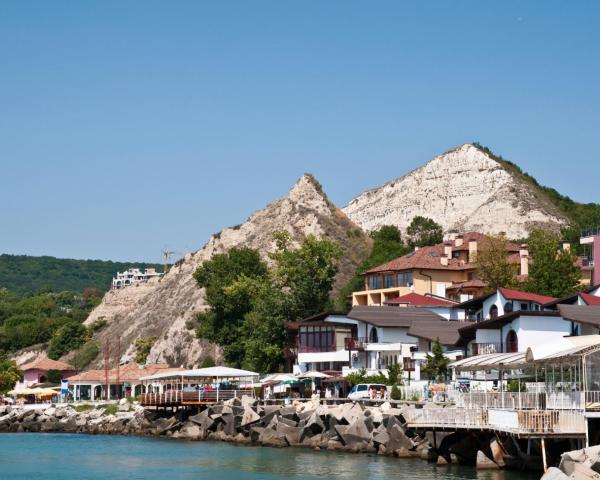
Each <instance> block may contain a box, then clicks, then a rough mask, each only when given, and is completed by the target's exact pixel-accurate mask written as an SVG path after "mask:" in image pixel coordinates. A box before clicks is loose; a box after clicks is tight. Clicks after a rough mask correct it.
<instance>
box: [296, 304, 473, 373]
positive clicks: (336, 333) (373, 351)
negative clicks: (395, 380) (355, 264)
mask: <svg viewBox="0 0 600 480" xmlns="http://www.w3.org/2000/svg"><path fill="white" fill-rule="evenodd" d="M446 308H447V307H446ZM463 325H464V324H463V323H462V322H456V321H454V322H453V321H448V320H447V319H446V318H444V317H443V316H441V315H439V314H437V313H435V312H433V311H431V310H429V309H428V308H422V307H414V306H405V307H398V306H382V307H370V306H356V307H354V308H352V310H351V311H350V312H348V314H346V315H344V314H339V313H323V314H320V315H315V316H313V317H310V318H307V319H304V320H302V321H298V322H288V324H287V328H288V331H290V333H291V334H292V335H291V336H292V338H293V339H294V347H292V348H290V349H288V351H290V352H293V355H294V359H293V360H294V361H293V370H294V372H295V373H298V372H305V371H308V370H318V371H327V370H333V371H341V372H343V373H344V374H347V373H349V372H351V371H354V370H357V369H361V368H365V369H366V370H367V371H369V372H371V373H375V372H378V371H380V370H382V371H384V370H386V369H387V367H388V366H389V365H391V364H394V363H399V364H401V365H402V366H403V371H404V375H405V377H406V378H407V379H408V376H409V375H411V377H410V378H411V379H412V380H420V378H421V375H420V368H421V366H422V364H423V363H424V362H425V360H426V354H427V353H428V352H430V351H431V346H432V343H433V342H434V341H435V340H436V338H439V339H440V342H441V344H442V346H443V348H444V350H445V351H446V354H447V356H448V357H450V358H451V359H457V358H460V357H461V356H462V355H463V352H462V350H461V349H460V348H457V347H455V345H456V343H457V342H458V341H459V338H460V337H459V333H458V330H459V328H460V327H461V326H463Z"/></svg>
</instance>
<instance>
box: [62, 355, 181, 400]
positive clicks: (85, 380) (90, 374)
mask: <svg viewBox="0 0 600 480" xmlns="http://www.w3.org/2000/svg"><path fill="white" fill-rule="evenodd" d="M179 370H182V369H178V368H170V367H169V366H168V365H166V364H151V365H138V364H137V363H128V364H126V365H121V366H120V367H119V369H118V370H117V369H116V368H112V369H110V370H108V372H106V371H105V370H88V371H85V372H81V373H80V374H79V375H75V376H73V377H71V378H70V379H69V383H70V384H71V386H72V389H73V395H74V398H75V400H106V399H107V398H106V383H107V376H108V385H109V397H108V399H116V398H123V397H135V396H137V395H140V394H142V393H147V392H146V391H144V386H143V384H142V381H141V378H142V377H147V376H149V375H154V374H156V373H160V372H162V373H166V372H171V371H179Z"/></svg>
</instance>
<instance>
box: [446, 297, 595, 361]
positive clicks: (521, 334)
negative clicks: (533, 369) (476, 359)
mask: <svg viewBox="0 0 600 480" xmlns="http://www.w3.org/2000/svg"><path fill="white" fill-rule="evenodd" d="M597 299H600V297H597V296H595V295H592V294H590V293H589V292H582V293H579V294H576V295H574V296H572V297H568V298H566V299H556V298H552V297H548V296H545V295H539V294H536V293H530V292H522V291H519V290H512V289H508V288H498V289H497V290H496V291H495V292H492V293H490V294H488V295H484V296H481V297H478V298H475V299H473V300H469V301H467V302H463V303H461V304H460V305H458V306H457V307H456V308H461V309H464V310H465V316H466V318H467V319H469V320H472V321H471V322H468V323H467V324H465V325H464V326H463V327H461V328H460V336H461V341H460V344H461V345H462V346H463V347H464V348H465V351H466V354H467V355H481V354H491V353H514V352H525V351H527V349H528V348H530V347H536V346H539V345H543V344H549V343H552V342H555V341H557V340H558V339H560V338H562V337H569V336H579V335H597V334H598V333H600V306H599V305H598V303H597ZM586 300H587V302H589V303H587V302H586ZM565 302H568V303H565Z"/></svg>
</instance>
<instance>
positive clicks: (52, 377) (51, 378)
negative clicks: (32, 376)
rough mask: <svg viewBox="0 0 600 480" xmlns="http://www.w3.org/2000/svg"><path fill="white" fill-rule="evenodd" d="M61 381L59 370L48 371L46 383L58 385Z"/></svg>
mask: <svg viewBox="0 0 600 480" xmlns="http://www.w3.org/2000/svg"><path fill="white" fill-rule="evenodd" d="M61 380H62V372H61V371H60V370H48V373H47V375H46V381H47V382H48V383H54V384H58V383H60V381H61Z"/></svg>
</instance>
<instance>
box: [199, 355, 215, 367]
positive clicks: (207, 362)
mask: <svg viewBox="0 0 600 480" xmlns="http://www.w3.org/2000/svg"><path fill="white" fill-rule="evenodd" d="M215 365H216V363H215V360H214V358H213V357H211V356H210V355H208V356H206V357H204V358H203V359H202V361H201V362H200V368H210V367H214V366H215Z"/></svg>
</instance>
